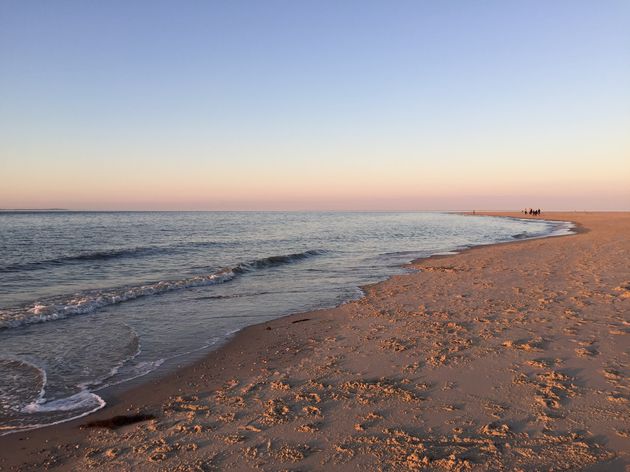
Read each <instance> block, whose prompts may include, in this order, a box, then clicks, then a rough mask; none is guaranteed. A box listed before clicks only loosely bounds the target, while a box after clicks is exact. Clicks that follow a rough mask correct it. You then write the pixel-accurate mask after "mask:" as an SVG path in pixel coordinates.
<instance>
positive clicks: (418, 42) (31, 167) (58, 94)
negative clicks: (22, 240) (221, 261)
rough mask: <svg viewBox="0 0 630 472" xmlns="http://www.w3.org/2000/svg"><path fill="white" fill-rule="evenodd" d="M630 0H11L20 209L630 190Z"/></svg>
mask: <svg viewBox="0 0 630 472" xmlns="http://www.w3.org/2000/svg"><path fill="white" fill-rule="evenodd" d="M629 24H630V2H628V1H627V0H618V1H617V0H602V1H582V0H570V1H568V0H567V1H563V0H557V1H552V2H550V1H548V0H544V1H525V0H522V1H504V0H501V1H490V0H488V1H482V0H470V1H468V0H466V1H463V0H462V1H455V0H434V1H427V0H424V1H423V0H414V1H405V0H400V1H395V2H391V1H370V0H362V1H349V0H348V1H343V0H342V1H325V0H324V1H322V0H319V1H307V0H304V1H294V0H284V1H277V0H268V1H254V0H250V1H240V0H234V1H232V0H231V1H229V2H228V1H221V2H219V1H214V2H213V1H203V2H202V1H178V2H176V1H170V2H166V1H159V0H151V1H148V0H147V1H135V2H129V1H127V0H125V1H116V0H112V1H108V2H91V1H64V0H59V1H55V2H50V1H45V0H42V1H31V0H17V1H13V0H0V208H53V207H54V208H68V209H77V210H79V209H94V210H461V209H498V210H500V209H518V208H524V207H535V208H538V207H540V208H543V209H545V210H554V209H555V210H629V209H630V28H628V25H629Z"/></svg>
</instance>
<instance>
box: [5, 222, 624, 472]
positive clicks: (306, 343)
mask: <svg viewBox="0 0 630 472" xmlns="http://www.w3.org/2000/svg"><path fill="white" fill-rule="evenodd" d="M515 216H519V215H518V214H517V215H515ZM543 216H545V215H543ZM546 216H547V217H548V218H550V219H565V220H572V221H576V222H577V223H579V224H580V225H581V232H580V234H578V235H574V236H567V237H559V238H547V239H539V240H530V241H519V242H515V243H511V244H501V245H494V246H484V247H479V248H475V249H473V250H469V251H465V252H463V253H462V254H458V255H453V256H440V257H433V258H429V259H424V260H420V261H417V262H416V263H414V264H412V266H411V267H412V268H413V269H414V272H413V273H411V274H408V275H403V276H396V277H393V278H391V279H389V280H387V281H385V282H382V283H379V284H376V285H372V286H369V287H366V288H365V297H364V298H362V299H361V300H358V301H356V302H352V303H348V304H345V305H343V306H341V307H338V308H335V309H330V310H320V311H316V312H312V313H307V314H299V315H294V316H291V317H285V318H281V319H278V320H274V321H272V322H269V323H265V324H261V325H257V326H253V327H250V328H247V329H246V330H244V331H243V332H242V333H241V334H239V335H238V336H237V337H236V339H235V340H234V341H233V342H231V343H230V345H229V346H226V348H225V349H222V350H220V351H219V352H216V353H212V354H210V355H209V356H208V357H207V358H206V359H205V360H203V361H201V362H199V363H197V364H195V365H193V366H190V367H188V368H185V369H182V370H181V371H180V372H178V373H177V374H175V375H171V376H169V377H166V378H164V379H162V380H159V381H157V382H154V383H153V384H151V385H145V386H141V387H139V388H136V389H134V390H131V391H129V392H127V393H125V394H123V395H122V396H120V398H117V399H116V400H115V401H113V402H112V403H113V404H112V406H110V407H108V408H106V409H105V410H104V411H102V412H99V413H97V414H96V415H94V418H96V419H99V418H102V419H105V418H108V417H112V416H114V415H117V414H118V415H120V414H127V415H128V414H138V413H139V414H145V415H154V416H155V418H153V419H150V417H147V418H149V419H148V420H146V421H140V422H137V423H133V424H128V425H124V426H120V427H116V428H111V429H110V428H103V427H90V428H84V429H80V428H79V425H80V424H83V425H85V424H86V423H87V422H88V420H89V419H92V417H90V418H88V419H83V420H82V421H78V422H73V423H69V424H67V425H60V426H58V427H52V428H45V429H42V430H38V431H34V432H30V433H29V432H27V433H20V434H19V435H18V434H16V435H10V436H6V437H3V438H0V447H1V450H2V452H1V453H0V469H2V470H88V469H94V470H111V471H121V470H156V471H161V470H174V471H207V470H265V471H267V470H268V471H283V470H294V471H297V470H301V471H305V470H322V469H330V470H357V469H363V470H374V471H379V470H392V471H397V470H449V471H457V470H461V471H464V470H580V469H586V470H625V468H626V467H627V466H628V464H630V423H629V420H628V418H630V414H629V413H630V382H629V380H628V379H629V378H630V375H629V374H630V364H629V356H630V338H629V334H630V309H629V308H630V300H629V298H630V273H629V264H628V262H629V261H630V258H629V257H628V255H629V253H630V252H629V250H630V238H629V237H628V236H627V235H628V234H630V214H628V213H611V214H605V213H592V214H590V213H589V214H585V213H575V214H573V213H571V214H554V215H546ZM45 440H48V441H49V442H48V443H45V442H44V441H45Z"/></svg>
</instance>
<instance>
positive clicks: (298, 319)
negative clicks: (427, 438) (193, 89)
mask: <svg viewBox="0 0 630 472" xmlns="http://www.w3.org/2000/svg"><path fill="white" fill-rule="evenodd" d="M469 214H471V213H469ZM471 215H472V214H471ZM486 215H487V216H502V217H516V218H519V219H538V220H546V219H547V217H549V216H550V215H551V216H553V215H554V213H551V214H549V213H547V214H545V215H544V216H542V217H531V218H527V217H528V216H529V215H523V214H520V215H519V214H518V213H503V212H500V213H499V212H492V213H480V212H476V213H475V216H486ZM560 215H562V216H563V219H562V220H561V221H572V222H573V223H574V224H575V227H574V228H573V231H575V233H576V234H566V235H559V236H569V235H571V236H575V238H580V237H582V235H586V234H588V233H590V232H591V231H592V228H590V227H589V226H588V223H587V224H583V223H582V222H580V221H573V220H571V219H570V218H571V217H573V216H574V217H576V218H577V219H582V220H583V219H587V220H588V219H589V217H588V215H591V219H592V218H600V219H601V218H603V219H606V217H607V216H608V218H609V219H610V218H611V217H610V215H606V214H603V213H591V212H588V213H587V214H584V213H577V212H576V213H564V214H560ZM593 215H594V216H593ZM615 215H616V216H621V218H622V220H623V221H624V222H626V220H627V219H628V215H627V213H615ZM556 216H558V215H556ZM559 239H565V238H560V237H558V236H553V237H552V236H547V237H542V238H530V239H524V240H515V241H509V242H510V243H512V244H503V243H494V244H489V245H479V246H474V247H471V248H467V249H464V250H462V251H459V252H457V253H456V254H449V255H436V256H431V257H428V258H422V259H418V260H414V261H412V262H411V263H410V264H407V265H406V266H408V267H413V268H419V269H420V273H423V272H426V270H427V267H431V264H433V262H435V261H438V260H440V261H443V260H445V259H452V260H453V263H454V264H457V262H458V261H459V260H460V259H462V258H464V257H469V256H466V255H467V254H472V253H473V252H475V253H480V252H484V250H485V251H486V252H493V251H500V252H506V249H501V248H505V247H509V248H515V247H521V246H522V245H529V246H534V245H536V244H538V245H540V244H541V243H542V244H544V245H549V244H550V243H549V241H550V240H552V241H553V240H559ZM515 243H520V244H515ZM554 246H555V244H554ZM497 248H499V249H497ZM473 250H474V251H473ZM560 250H562V248H560ZM514 251H516V249H515V250H514ZM507 252H510V251H509V250H507ZM508 256H509V254H508ZM469 258H470V257H469ZM473 258H474V256H473ZM442 269H444V271H442V270H441V269H440V270H437V269H436V270H437V275H443V274H442V272H445V273H446V274H449V273H451V272H450V269H448V267H447V268H442ZM429 272H431V271H429ZM456 272H457V271H455V273H456ZM415 276H416V274H415V273H413V274H403V275H394V276H392V277H390V278H388V279H387V280H384V281H382V282H378V283H376V284H371V285H367V286H365V287H361V289H362V290H363V292H364V294H365V295H364V296H363V297H362V298H361V299H359V300H356V301H349V302H346V303H344V304H342V305H340V306H337V307H335V308H324V309H320V310H315V311H311V312H305V313H297V314H292V315H289V316H284V317H281V318H277V319H274V320H272V321H268V322H263V323H260V324H256V325H251V326H248V327H246V328H244V329H242V330H241V331H239V332H238V333H236V334H235V335H234V336H233V337H232V338H231V339H229V340H227V341H226V343H225V344H224V345H223V346H221V347H219V348H218V349H216V350H213V351H210V352H206V353H204V354H203V357H202V358H201V359H199V360H197V361H195V362H193V363H192V364H190V365H184V363H182V364H181V365H176V366H175V367H176V368H177V370H174V371H171V372H169V373H166V374H165V375H163V376H159V375H156V378H153V379H151V378H149V377H144V378H140V379H141V380H143V381H142V382H140V384H139V385H135V386H133V385H127V386H126V387H127V388H122V385H119V386H113V387H108V388H106V389H104V391H103V393H104V395H103V398H104V399H105V400H106V402H107V405H106V406H105V407H104V408H103V409H101V410H99V411H97V412H95V413H92V414H90V415H89V416H88V417H82V418H79V419H75V420H72V421H69V422H65V423H61V424H58V425H52V426H47V427H44V428H39V429H35V430H28V431H22V432H16V433H11V434H9V435H5V436H2V437H0V445H1V448H2V449H3V450H12V451H16V452H15V453H14V454H12V456H11V457H2V456H4V454H2V455H0V470H4V468H5V467H7V470H12V469H11V468H12V467H13V468H18V467H20V466H21V465H23V464H29V465H30V466H33V467H34V466H35V464H37V466H45V467H47V468H52V469H55V468H59V470H67V469H66V468H72V466H73V465H72V464H75V463H81V462H80V461H85V460H86V459H85V457H84V456H83V455H81V457H80V458H79V457H78V456H77V454H76V451H83V449H85V448H86V447H88V446H87V444H88V443H90V444H91V443H94V444H100V443H101V442H103V441H106V440H107V437H109V436H111V435H118V434H120V431H127V432H129V433H130V432H131V431H135V430H136V429H144V428H146V426H147V424H146V423H139V425H132V426H127V427H125V428H122V430H120V431H114V432H112V431H109V430H102V429H95V430H90V432H89V434H86V433H85V430H80V429H79V428H78V426H79V425H81V424H83V423H85V422H86V421H88V420H89V421H98V420H103V419H107V418H110V417H112V416H116V415H124V414H129V413H130V412H131V413H144V414H155V415H156V417H157V420H154V421H151V422H150V423H151V424H154V423H155V424H154V426H155V425H159V424H160V423H164V420H163V419H161V418H163V417H164V411H165V410H164V404H165V402H166V403H169V402H171V403H172V402H173V399H172V397H173V396H177V395H185V396H191V395H194V396H198V394H199V393H202V394H203V395H207V396H210V395H211V394H212V393H215V392H224V391H226V389H227V390H231V388H226V383H228V384H229V383H230V381H231V380H233V379H248V378H249V379H251V378H253V377H260V376H263V377H265V376H266V378H268V379H273V378H275V377H279V378H278V379H276V380H274V382H277V383H279V384H282V385H284V384H288V385H289V386H290V387H289V388H291V383H293V381H294V379H293V378H292V377H291V375H289V374H288V372H289V371H291V366H293V365H296V364H299V363H308V362H309V361H310V355H309V353H312V352H314V351H316V350H317V346H311V345H310V344H309V342H308V340H309V339H311V338H313V337H317V336H318V337H319V338H321V339H323V340H326V339H327V338H329V337H335V336H338V334H337V333H339V332H346V334H348V333H347V329H346V331H344V328H345V324H347V323H348V322H349V321H350V320H353V319H355V318H356V319H358V320H362V319H363V318H364V317H365V313H363V312H362V311H361V310H363V311H365V310H366V305H370V304H371V303H372V302H373V300H372V298H374V296H375V294H380V295H381V296H385V295H386V297H385V298H386V299H393V298H395V292H396V290H398V289H400V287H401V286H403V287H404V286H406V285H408V284H409V283H411V282H410V280H409V279H412V278H413V277H415ZM439 286H440V281H439V280H438V281H436V291H439ZM620 286H622V285H620ZM392 287H398V289H396V290H394V289H392ZM624 293H625V292H624ZM383 294H384V295H383ZM416 295H417V297H418V299H419V300H424V299H423V293H419V294H416ZM390 301H391V300H390ZM380 302H382V300H380ZM626 303H627V302H626ZM375 316H377V318H378V317H379V316H388V315H375ZM353 317H355V318H353ZM396 319H397V322H401V323H403V324H404V323H405V320H404V319H402V320H398V317H397V318H396ZM358 324H359V325H361V323H358ZM363 328H366V327H365V326H363ZM355 331H356V332H357V333H360V334H364V335H365V332H364V330H363V331H362V330H361V329H360V328H356V330H355ZM278 332H279V333H280V336H281V337H280V338H278V337H277V336H273V337H272V336H270V335H271V334H273V335H276V334H277V333H278ZM399 334H400V333H399ZM625 336H627V333H626V335H625ZM625 336H624V338H625ZM274 338H275V339H274ZM399 338H402V336H398V337H396V339H399ZM335 342H336V341H335ZM333 343H334V342H333ZM396 343H398V346H397V345H396ZM392 345H393V348H392V349H391V350H392V351H393V352H394V353H396V352H405V351H407V350H410V349H411V348H410V347H409V346H405V343H402V342H399V341H392ZM532 346H533V347H531V350H532V352H535V351H536V350H537V349H542V347H540V346H538V347H537V346H535V343H534V344H532ZM372 347H374V346H372ZM417 347H418V348H419V347H420V346H417ZM340 349H341V350H340V351H339V349H338V351H339V352H341V353H342V354H338V355H340V356H342V357H343V356H344V355H347V356H348V357H351V355H350V353H351V352H354V351H346V350H344V349H343V348H340ZM397 349H400V350H397ZM528 349H530V348H522V349H521V348H516V351H517V352H518V351H521V350H522V351H526V352H527V351H528ZM355 357H356V356H355ZM355 360H356V359H355ZM400 362H402V361H400ZM400 362H399V363H400ZM349 363H350V364H353V363H354V362H353V361H349ZM359 367H360V366H354V367H353V369H351V370H353V371H360V370H361V369H360V368H359ZM399 367H402V365H400V366H399ZM274 369H275V370H274ZM283 369H284V370H283ZM417 369H420V370H422V369H424V368H421V367H418V368H417ZM371 370H376V371H378V370H379V369H371ZM380 370H382V369H380ZM285 371H286V372H285ZM277 372H280V375H278V376H276V375H275V374H276V373H277ZM283 372H284V373H283ZM554 372H555V371H554ZM366 373H369V372H366ZM375 373H376V372H371V374H375ZM556 374H557V372H556ZM558 375H560V376H562V375H567V374H562V373H560V374H558ZM149 376H151V374H149ZM285 376H286V377H285ZM298 377H299V376H298ZM372 377H374V375H372ZM376 377H378V375H376ZM285 380H286V382H285ZM132 382H133V381H132ZM241 383H243V381H241V380H239V382H238V384H239V385H240V384H241ZM298 383H299V382H298ZM560 383H562V382H560ZM267 384H269V385H272V387H271V389H272V390H278V392H280V393H282V392H283V391H284V390H285V389H284V387H278V388H277V389H275V388H274V387H273V382H266V383H265V385H267ZM402 385H406V384H405V383H403V384H402ZM117 387H120V388H117ZM396 388H398V389H399V390H404V389H405V388H404V387H402V386H398V387H396ZM553 388H560V387H558V386H557V385H556V386H554V387H553ZM563 388H568V387H566V386H565V387H563ZM110 389H112V390H111V391H110ZM368 390H369V389H368ZM620 392H621V394H624V395H625V393H623V392H624V390H623V389H620ZM248 393H249V392H248ZM353 393H354V394H355V395H359V396H360V394H361V392H353ZM621 394H620V395H621ZM199 396H201V395H199ZM319 396H323V395H321V394H320V395H319ZM569 396H570V395H567V398H568V397H569ZM208 398H209V397H208ZM615 398H617V397H615ZM618 398H625V397H623V396H619V397H618ZM563 400H564V398H563ZM191 401H195V402H196V401H197V400H182V401H180V403H187V402H191ZM244 401H245V400H244ZM330 401H332V400H330ZM317 403H319V402H317ZM403 403H404V400H403ZM621 403H623V402H621ZM368 404H369V402H368ZM622 406H623V405H622ZM248 408H250V409H251V408H253V406H251V405H249V406H248ZM314 408H316V409H318V410H319V409H320V407H318V406H314ZM625 408H626V410H627V407H625ZM399 409H400V408H399ZM176 410H177V411H180V412H181V411H188V412H191V411H192V412H194V411H207V410H204V409H200V410H189V409H186V408H184V409H183V410H181V409H179V410H178V409H176ZM210 410H212V408H210ZM313 411H314V410H313ZM453 411H455V410H453ZM204 414H205V413H204ZM167 416H168V415H167ZM201 416H203V415H201ZM313 416H315V418H316V419H317V418H318V417H319V416H318V415H317V414H314V415H313ZM551 417H553V416H551ZM235 420H236V419H233V420H232V422H233V421H235ZM216 421H217V420H216V419H213V422H216ZM218 421H219V422H218V423H217V424H216V425H213V427H212V428H211V429H212V430H213V431H214V430H220V429H222V428H220V427H219V426H218V425H222V424H223V423H225V426H226V427H227V426H229V424H230V423H231V422H230V421H223V420H218ZM374 421H377V420H376V419H374ZM549 421H551V420H549ZM284 423H285V422H284V421H279V423H278V426H279V427H280V426H281V425H284ZM275 425H276V424H275V423H272V426H275ZM254 428H256V429H258V430H259V431H260V430H262V428H259V427H258V426H256V427H254ZM362 428H363V429H364V430H365V429H366V428H365V427H363V426H362ZM271 429H273V428H271ZM355 430H356V431H360V430H359V429H357V428H355ZM155 431H157V432H156V433H155V434H156V435H159V434H160V428H159V426H156V430H155ZM249 431H252V430H249ZM503 432H505V433H506V431H503ZM211 434H214V435H216V433H211ZM278 434H279V435H280V436H282V435H286V434H288V433H286V432H282V431H279V432H278ZM293 434H294V435H297V436H300V434H299V433H293ZM86 436H87V437H86ZM491 436H496V437H504V436H509V437H511V438H512V439H511V440H512V441H514V438H513V436H510V435H509V434H507V433H506V435H502V432H501V431H499V432H498V434H497V435H494V434H493V435H491ZM53 437H57V438H60V441H59V443H57V444H56V445H53V444H51V443H50V442H49V441H50V439H51V438H53ZM109 439H111V437H110V438H109ZM249 439H250V438H247V437H245V439H242V440H238V441H236V440H235V442H234V443H233V444H231V443H230V442H229V441H226V443H225V445H224V448H227V449H230V448H232V449H236V448H238V446H239V445H241V444H240V443H241V442H248V441H249ZM626 441H627V440H626ZM320 442H321V440H320ZM75 444H77V445H78V446H79V447H78V448H76V447H74V445H75ZM586 444H587V446H586V449H587V450H588V451H589V452H591V457H594V458H597V460H595V461H594V462H593V461H591V462H593V464H590V463H589V464H588V465H594V464H596V463H598V462H602V461H601V460H600V459H602V458H604V457H605V458H606V461H605V462H606V463H607V465H610V464H612V463H610V462H609V461H610V460H614V458H615V457H617V458H618V457H620V456H619V453H618V451H617V454H615V455H613V456H610V455H608V456H605V455H602V454H603V453H602V454H600V453H599V452H598V451H596V452H592V451H590V449H589V448H590V447H591V445H590V444H589V443H586ZM626 444H628V443H626ZM249 447H252V446H249ZM309 447H311V446H309ZM425 447H426V446H425ZM581 447H584V446H581ZM51 449H52V450H51ZM203 449H204V448H203V447H202V448H201V449H200V450H203ZM311 449H314V446H313V447H311ZM595 449H597V448H595ZM172 450H173V449H172V448H171V451H172ZM196 451H197V449H195V450H194V451H191V452H194V453H195V454H193V455H194V456H196V457H197V456H199V457H200V456H201V454H200V453H197V452H196ZM296 451H297V452H296ZM299 451H300V449H299V448H298V449H296V450H295V451H293V452H294V453H295V457H298V456H299V455H300V454H298V452H299ZM565 452H566V451H565ZM573 452H575V451H573ZM102 453H103V454H105V453H106V451H105V450H104V451H102ZM129 454H131V453H129ZM260 454H261V455H264V454H263V452H260ZM270 454H271V453H270ZM301 454H302V455H303V456H304V459H301V460H300V461H297V462H301V461H302V460H305V461H306V465H307V466H309V464H311V463H310V462H309V461H311V460H312V459H309V458H312V457H313V456H314V455H316V454H313V453H310V454H306V452H305V451H302V453H301ZM110 455H112V457H110V459H111V460H107V458H98V460H99V461H100V462H98V463H99V467H104V466H107V467H109V466H111V467H114V464H117V465H116V467H120V466H121V464H122V466H123V469H122V470H126V469H125V468H124V464H125V462H124V461H123V460H122V457H123V454H121V453H116V454H114V453H111V454H110ZM164 455H165V457H164V459H163V460H175V459H174V458H175V456H176V454H170V451H167V452H165V453H164ZM342 455H343V454H342ZM448 457H450V456H448ZM92 459H94V458H89V460H92ZM157 459H159V458H156V461H150V462H147V463H146V464H147V467H149V468H151V467H156V468H157V467H158V466H159V465H160V463H162V462H161V460H157ZM215 459H216V458H215ZM215 459H212V460H215ZM495 459H496V458H495ZM94 460H96V459H94ZM130 460H131V459H130ZM196 460H201V459H199V458H198V457H197V459H196ZM222 460H223V461H224V465H225V464H232V463H231V462H229V459H222ZM260 460H263V459H260ZM264 460H266V461H267V463H269V462H268V461H269V460H270V459H269V458H267V459H264ZM330 460H332V461H333V462H334V459H330ZM422 460H423V459H422ZM433 460H437V459H431V461H433ZM439 460H442V459H439ZM444 460H446V459H444ZM449 460H450V459H449ZM457 460H459V461H460V462H461V461H463V460H468V459H457ZM580 460H582V461H586V462H588V461H587V459H585V458H581V459H580ZM50 461H52V462H50ZM121 461H122V462H121ZM252 461H254V462H255V461H256V458H253V459H252ZM625 461H627V457H626V458H625V459H622V462H625ZM88 462H89V461H88ZM250 462H251V461H250ZM250 462H248V461H245V462H236V463H238V464H245V463H248V464H249V463H250ZM280 462H282V461H280ZM280 462H278V464H280ZM351 462H352V461H351ZM351 462H350V463H351ZM272 463H273V461H272ZM350 463H349V464H350ZM625 463H627V462H625ZM126 464H127V466H129V464H130V463H126ZM341 464H342V465H343V462H342V463H341ZM462 464H463V463H462ZM462 464H460V466H462V467H463V465H462ZM620 464H621V462H620ZM276 465H277V464H276ZM434 465H435V466H439V467H442V465H444V464H442V463H439V464H438V463H435V464H434ZM613 466H614V467H617V466H619V467H621V466H620V465H619V464H613ZM310 467H312V465H310ZM342 468H343V467H342ZM112 470H114V468H112ZM119 470H120V469H119ZM156 470H157V469H156ZM190 470H193V469H190ZM608 470H612V469H608ZM618 470H622V469H618Z"/></svg>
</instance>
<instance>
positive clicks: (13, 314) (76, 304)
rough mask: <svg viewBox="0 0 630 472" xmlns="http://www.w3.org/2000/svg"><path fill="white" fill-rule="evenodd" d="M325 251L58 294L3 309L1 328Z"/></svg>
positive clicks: (81, 311) (90, 309)
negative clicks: (131, 283) (207, 272)
mask: <svg viewBox="0 0 630 472" xmlns="http://www.w3.org/2000/svg"><path fill="white" fill-rule="evenodd" d="M325 253H326V251H322V250H309V251H305V252H300V253H295V254H286V255H279V256H271V257H265V258H262V259H256V260H253V261H248V262H242V263H240V264H238V265H236V266H234V267H231V268H223V269H220V270H218V271H216V272H213V273H210V274H205V275H196V276H193V277H188V278H184V279H179V280H162V281H159V282H154V283H149V284H145V285H137V286H127V287H119V288H112V289H104V290H103V289H101V290H89V291H85V292H81V293H77V294H74V295H70V296H63V297H56V298H52V299H48V300H45V301H41V302H36V303H34V304H32V305H27V306H23V307H19V308H12V309H7V310H0V329H8V328H16V327H20V326H25V325H29V324H35V323H43V322H46V321H54V320H58V319H63V318H67V317H68V316H73V315H84V314H87V313H92V312H94V311H96V310H98V309H99V308H103V307H106V306H109V305H116V304H118V303H122V302H126V301H130V300H135V299H137V298H140V297H145V296H149V295H159V294H162V293H166V292H172V291H174V290H182V289H187V288H194V287H202V286H205V285H215V284H220V283H223V282H228V281H230V280H232V279H233V278H235V277H237V276H238V275H242V274H245V273H248V272H253V271H256V270H263V269H267V268H271V267H274V266H278V265H283V264H290V263H292V262H298V261H301V260H304V259H307V258H309V257H312V256H317V255H321V254H325Z"/></svg>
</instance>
